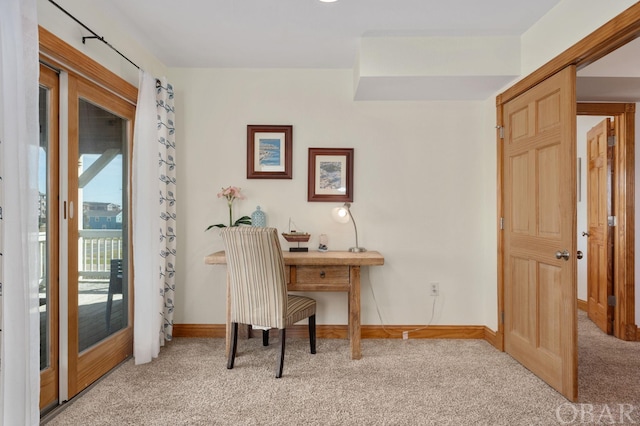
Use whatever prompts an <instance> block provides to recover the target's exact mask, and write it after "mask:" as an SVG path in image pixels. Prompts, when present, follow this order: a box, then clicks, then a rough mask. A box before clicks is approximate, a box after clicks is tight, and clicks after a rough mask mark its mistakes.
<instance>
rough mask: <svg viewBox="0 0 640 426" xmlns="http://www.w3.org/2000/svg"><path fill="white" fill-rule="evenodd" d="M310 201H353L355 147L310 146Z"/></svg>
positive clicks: (308, 194) (308, 193)
mask: <svg viewBox="0 0 640 426" xmlns="http://www.w3.org/2000/svg"><path fill="white" fill-rule="evenodd" d="M308 173H309V176H308V183H307V185H308V191H307V200H308V201H329V202H347V201H349V202H351V201H353V148H309V167H308Z"/></svg>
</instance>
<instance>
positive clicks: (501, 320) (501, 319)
mask: <svg viewBox="0 0 640 426" xmlns="http://www.w3.org/2000/svg"><path fill="white" fill-rule="evenodd" d="M500 323H501V324H504V311H502V312H500Z"/></svg>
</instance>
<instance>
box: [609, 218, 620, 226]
mask: <svg viewBox="0 0 640 426" xmlns="http://www.w3.org/2000/svg"><path fill="white" fill-rule="evenodd" d="M607 225H609V226H617V225H618V221H617V220H616V217H615V216H608V217H607Z"/></svg>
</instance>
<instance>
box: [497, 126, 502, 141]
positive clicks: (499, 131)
mask: <svg viewBox="0 0 640 426" xmlns="http://www.w3.org/2000/svg"><path fill="white" fill-rule="evenodd" d="M496 129H498V134H499V135H500V139H504V127H502V126H496Z"/></svg>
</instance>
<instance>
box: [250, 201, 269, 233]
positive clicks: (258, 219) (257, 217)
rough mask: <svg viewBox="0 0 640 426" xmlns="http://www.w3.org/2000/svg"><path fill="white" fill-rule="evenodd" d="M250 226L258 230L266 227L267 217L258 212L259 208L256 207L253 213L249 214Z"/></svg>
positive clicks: (260, 211)
mask: <svg viewBox="0 0 640 426" xmlns="http://www.w3.org/2000/svg"><path fill="white" fill-rule="evenodd" d="M251 224H252V225H253V226H257V227H260V228H264V227H266V226H267V216H266V215H265V214H264V212H263V211H262V210H260V206H258V207H256V211H255V212H253V213H251Z"/></svg>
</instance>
